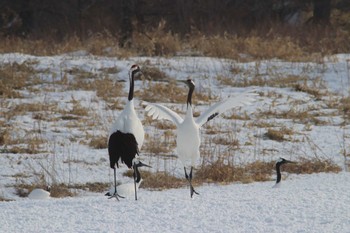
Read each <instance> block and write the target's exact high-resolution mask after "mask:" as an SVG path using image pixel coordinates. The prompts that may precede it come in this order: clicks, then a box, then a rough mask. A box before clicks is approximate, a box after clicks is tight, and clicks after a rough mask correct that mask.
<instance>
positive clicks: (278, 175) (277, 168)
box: [276, 163, 281, 184]
mask: <svg viewBox="0 0 350 233" xmlns="http://www.w3.org/2000/svg"><path fill="white" fill-rule="evenodd" d="M276 173H277V180H276V184H277V183H279V182H281V164H280V163H277V164H276Z"/></svg>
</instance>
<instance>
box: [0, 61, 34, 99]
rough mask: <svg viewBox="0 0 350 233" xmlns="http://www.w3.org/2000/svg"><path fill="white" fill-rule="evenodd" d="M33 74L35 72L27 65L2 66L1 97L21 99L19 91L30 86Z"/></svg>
mask: <svg viewBox="0 0 350 233" xmlns="http://www.w3.org/2000/svg"><path fill="white" fill-rule="evenodd" d="M33 74H34V70H33V69H32V68H31V67H30V66H29V64H26V63H23V64H18V63H12V64H5V65H2V66H1V69H0V77H1V79H0V96H2V97H5V98H20V97H21V94H20V93H19V92H18V90H21V89H23V88H25V87H26V86H27V85H28V80H29V78H30V76H32V75H33Z"/></svg>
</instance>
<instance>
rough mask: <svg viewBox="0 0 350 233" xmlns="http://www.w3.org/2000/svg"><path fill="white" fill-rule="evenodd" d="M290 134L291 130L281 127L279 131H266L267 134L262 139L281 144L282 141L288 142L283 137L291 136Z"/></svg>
mask: <svg viewBox="0 0 350 233" xmlns="http://www.w3.org/2000/svg"><path fill="white" fill-rule="evenodd" d="M292 134H293V131H292V130H291V129H288V128H285V127H282V128H281V129H279V130H275V129H268V130H267V132H266V133H265V134H264V137H265V138H268V139H270V140H275V141H278V142H282V141H286V140H288V139H286V138H285V135H292Z"/></svg>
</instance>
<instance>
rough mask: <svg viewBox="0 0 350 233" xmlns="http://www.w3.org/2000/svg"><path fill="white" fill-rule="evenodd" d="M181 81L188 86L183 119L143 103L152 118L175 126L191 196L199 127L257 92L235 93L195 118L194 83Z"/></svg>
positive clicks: (177, 143)
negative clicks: (163, 120) (193, 108)
mask: <svg viewBox="0 0 350 233" xmlns="http://www.w3.org/2000/svg"><path fill="white" fill-rule="evenodd" d="M182 82H185V83H186V84H187V86H188V87H189V92H188V96H187V112H186V116H185V118H184V119H182V118H181V117H180V116H179V115H178V114H177V113H176V112H174V111H172V110H170V109H169V108H167V107H165V106H162V105H160V104H152V103H146V102H145V105H146V111H147V113H148V115H149V116H152V118H153V119H166V120H170V121H172V122H173V123H174V124H175V125H176V126H177V139H176V150H177V155H178V158H179V159H180V160H181V162H182V164H183V166H184V171H185V177H186V179H187V181H188V182H189V185H190V196H191V197H192V196H193V194H194V193H195V194H198V192H196V191H195V190H194V188H193V185H192V170H193V167H194V166H195V163H196V161H197V160H198V159H199V156H200V153H199V146H200V132H199V130H200V127H201V126H202V125H203V124H205V123H206V122H208V121H210V120H212V119H213V118H215V117H216V116H218V115H219V114H221V113H223V112H224V111H226V110H228V109H231V108H234V107H238V106H243V105H247V104H250V103H251V102H252V101H254V97H255V96H256V95H257V94H255V93H252V92H244V93H241V94H238V95H235V96H234V97H231V98H228V99H226V100H224V101H222V102H219V103H216V104H214V105H212V106H211V107H210V108H209V109H207V110H206V111H205V112H203V113H202V114H201V115H200V116H199V117H198V118H197V119H194V118H193V112H192V94H193V91H194V88H195V84H194V82H193V81H192V80H191V79H188V80H186V81H182ZM187 169H190V172H189V174H188V173H187Z"/></svg>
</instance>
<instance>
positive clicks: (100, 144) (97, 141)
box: [89, 136, 107, 149]
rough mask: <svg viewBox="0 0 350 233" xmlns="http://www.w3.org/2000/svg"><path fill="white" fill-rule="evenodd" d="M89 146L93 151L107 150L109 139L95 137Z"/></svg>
mask: <svg viewBox="0 0 350 233" xmlns="http://www.w3.org/2000/svg"><path fill="white" fill-rule="evenodd" d="M89 146H90V147H91V148H93V149H105V148H107V137H105V136H95V137H92V138H91V140H90V142H89Z"/></svg>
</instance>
